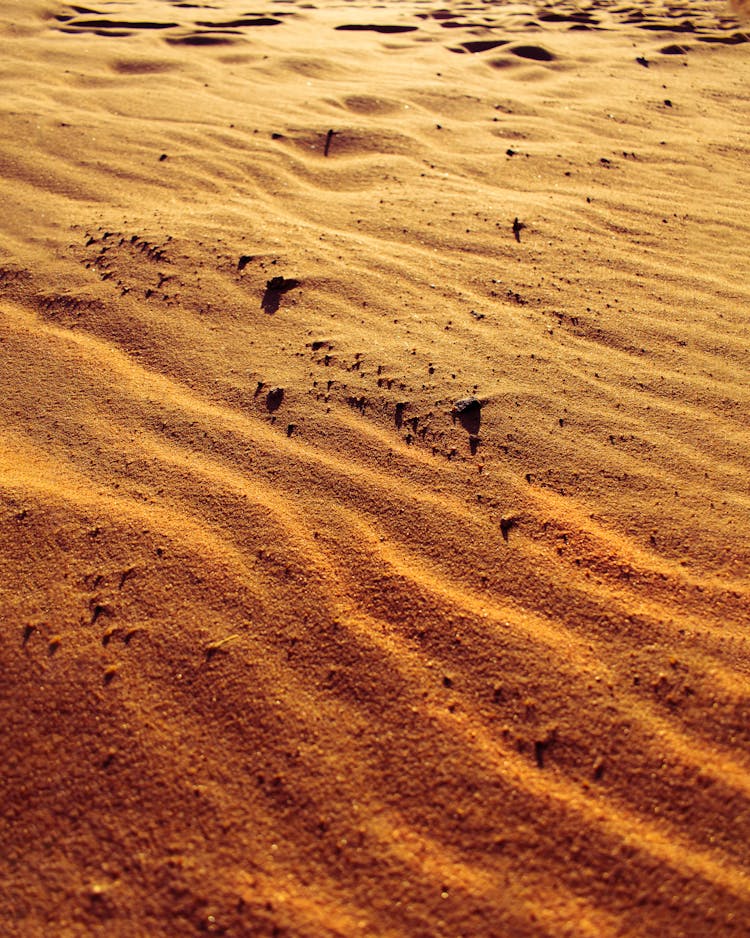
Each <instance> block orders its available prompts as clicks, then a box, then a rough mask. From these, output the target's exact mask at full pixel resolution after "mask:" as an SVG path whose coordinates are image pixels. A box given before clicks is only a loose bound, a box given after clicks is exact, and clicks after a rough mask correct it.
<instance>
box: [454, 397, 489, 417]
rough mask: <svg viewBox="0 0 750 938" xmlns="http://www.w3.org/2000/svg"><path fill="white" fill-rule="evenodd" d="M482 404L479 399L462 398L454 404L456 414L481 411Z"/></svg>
mask: <svg viewBox="0 0 750 938" xmlns="http://www.w3.org/2000/svg"><path fill="white" fill-rule="evenodd" d="M481 408H482V402H481V401H480V400H479V398H477V397H462V398H461V400H460V401H455V402H454V404H453V413H454V414H466V413H469V412H470V411H472V410H481Z"/></svg>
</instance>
